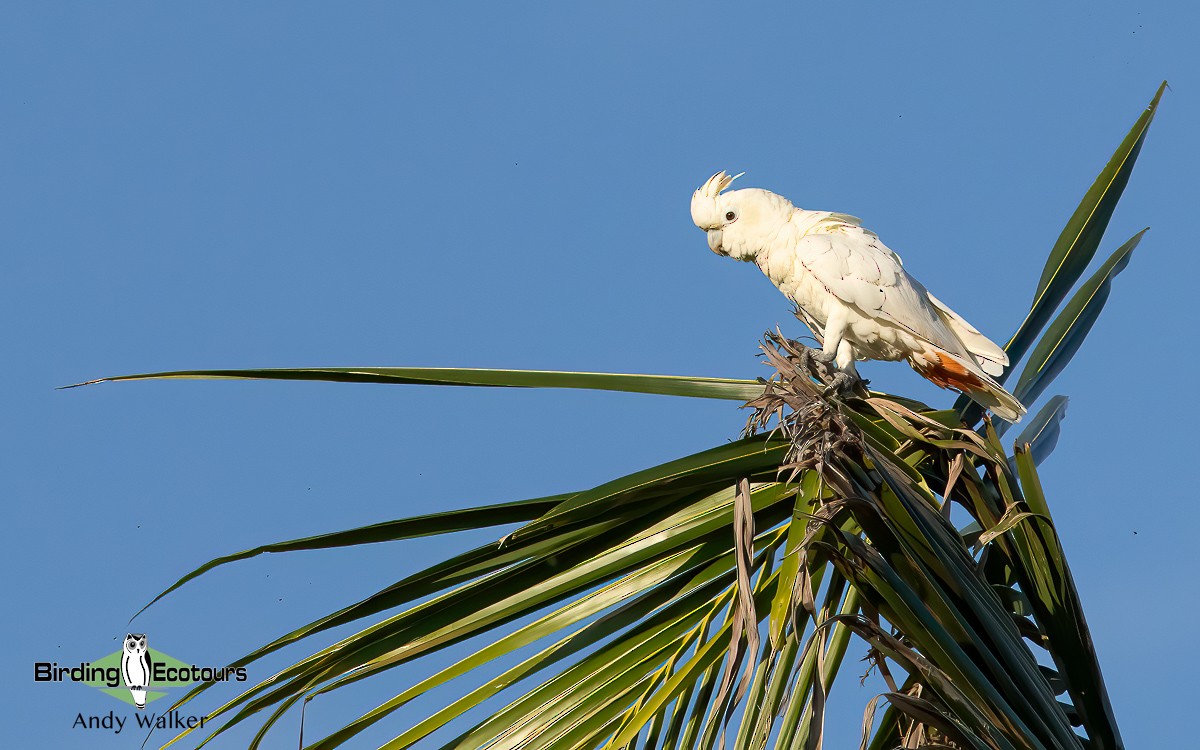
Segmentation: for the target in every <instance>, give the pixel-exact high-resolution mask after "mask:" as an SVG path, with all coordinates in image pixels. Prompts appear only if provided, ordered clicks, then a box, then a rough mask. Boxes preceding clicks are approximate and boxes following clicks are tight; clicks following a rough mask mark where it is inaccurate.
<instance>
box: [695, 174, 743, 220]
mask: <svg viewBox="0 0 1200 750" xmlns="http://www.w3.org/2000/svg"><path fill="white" fill-rule="evenodd" d="M744 174H746V173H745V172H740V173H738V174H735V175H733V176H732V177H730V176H729V175H728V174H726V173H725V170H721V171H720V172H717V173H716V174H715V175H713V176H712V177H709V178H708V182H706V183H704V184H703V185H701V186H700V187H699V188H698V189H697V190H696V192H695V193H693V194H692V221H694V222H695V223H696V226H698V227H700V228H701V229H707V228H709V227H713V226H716V225H718V224H720V219H719V212H718V211H717V196H719V195H720V194H721V191H723V190H725V189H726V188H728V187H729V186H730V185H731V184H733V181H734V180H736V179H737V178H739V177H741V176H742V175H744Z"/></svg>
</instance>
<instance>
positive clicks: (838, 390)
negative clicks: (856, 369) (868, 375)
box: [824, 371, 865, 396]
mask: <svg viewBox="0 0 1200 750" xmlns="http://www.w3.org/2000/svg"><path fill="white" fill-rule="evenodd" d="M860 383H865V381H864V380H863V379H862V378H859V377H858V376H856V375H851V374H850V373H848V372H843V371H838V372H837V373H835V374H834V376H833V379H832V380H830V381H829V384H828V385H827V386H826V387H825V394H824V395H826V396H833V395H835V394H836V395H839V396H843V395H846V394H848V393H852V392H853V391H854V390H855V388H856V387H857V386H858V385H859V384H860Z"/></svg>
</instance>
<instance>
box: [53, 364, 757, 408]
mask: <svg viewBox="0 0 1200 750" xmlns="http://www.w3.org/2000/svg"><path fill="white" fill-rule="evenodd" d="M122 380H323V381H328V382H333V383H386V384H391V385H460V386H482V387H492V388H583V389H587V390H594V391H624V392H626V393H650V394H658V395H664V396H691V397H694V398H720V399H730V400H733V401H747V400H749V399H751V398H754V397H755V396H756V395H758V393H759V392H760V391H761V390H762V389H761V388H759V386H758V383H757V382H756V381H754V380H736V379H732V378H705V377H686V376H681V375H630V374H624V373H608V372H556V371H550V370H483V369H471V368H461V367H308V368H271V369H259V370H174V371H171V372H152V373H144V374H141V375H118V376H115V377H108V378H99V379H97V380H89V381H87V382H86V383H76V384H74V385H68V386H64V387H66V388H78V387H79V386H84V385H94V384H96V383H108V382H117V381H122Z"/></svg>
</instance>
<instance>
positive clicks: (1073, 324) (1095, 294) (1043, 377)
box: [1013, 229, 1147, 402]
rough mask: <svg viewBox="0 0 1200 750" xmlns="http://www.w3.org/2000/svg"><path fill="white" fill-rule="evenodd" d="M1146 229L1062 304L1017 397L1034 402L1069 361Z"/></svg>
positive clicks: (1031, 360) (1027, 367) (1019, 384)
mask: <svg viewBox="0 0 1200 750" xmlns="http://www.w3.org/2000/svg"><path fill="white" fill-rule="evenodd" d="M1146 231H1147V230H1145V229H1143V230H1142V231H1140V232H1138V233H1137V234H1135V235H1134V236H1133V237H1132V238H1130V239H1129V241H1127V242H1126V243H1125V244H1124V245H1121V247H1119V248H1117V250H1116V252H1114V253H1113V254H1112V255H1111V256H1109V258H1108V260H1106V261H1105V262H1104V264H1103V265H1101V266H1100V268H1099V269H1098V270H1097V271H1096V273H1095V274H1094V275H1093V276H1092V277H1091V278H1090V279H1088V280H1087V282H1085V283H1084V284H1083V285H1082V286H1081V287H1080V288H1079V291H1078V292H1076V293H1075V296H1074V297H1072V298H1071V301H1070V302H1068V303H1067V305H1066V307H1064V308H1063V311H1062V313H1060V314H1059V316H1058V318H1056V319H1055V321H1054V323H1053V324H1052V325H1051V326H1050V328H1049V329H1048V330H1047V331H1046V335H1045V336H1043V337H1042V340H1041V341H1039V342H1038V345H1037V348H1036V349H1034V350H1033V354H1031V355H1030V356H1029V362H1028V363H1027V364H1026V365H1025V369H1024V370H1023V371H1022V372H1021V378H1020V379H1019V380H1018V381H1017V387H1016V389H1015V390H1014V392H1013V395H1015V396H1016V397H1017V398H1018V399H1020V400H1022V401H1025V402H1032V401H1033V400H1034V399H1036V398H1037V397H1038V396H1040V395H1041V394H1042V391H1044V390H1045V389H1046V388H1047V387H1048V386H1049V385H1050V383H1052V382H1054V379H1055V378H1056V377H1058V375H1059V373H1061V372H1062V371H1063V369H1064V368H1066V366H1067V364H1068V363H1070V361H1071V358H1072V357H1074V356H1075V352H1077V351H1079V347H1080V346H1081V345H1082V344H1083V340H1084V339H1085V338H1087V335H1088V333H1089V332H1090V331H1091V330H1092V326H1093V325H1095V323H1096V319H1097V318H1098V317H1100V311H1101V310H1103V309H1104V303H1105V302H1107V301H1108V295H1109V293H1110V292H1111V290H1112V280H1113V279H1114V278H1116V276H1117V274H1119V273H1121V271H1123V270H1125V267H1126V266H1127V265H1129V259H1130V257H1132V255H1133V250H1134V248H1136V247H1137V245H1138V242H1140V241H1141V239H1142V235H1144V234H1145V233H1146Z"/></svg>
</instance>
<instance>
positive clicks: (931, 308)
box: [795, 224, 970, 356]
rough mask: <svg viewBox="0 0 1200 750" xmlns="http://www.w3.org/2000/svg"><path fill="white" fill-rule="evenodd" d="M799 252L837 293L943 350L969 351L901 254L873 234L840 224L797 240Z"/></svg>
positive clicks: (800, 258)
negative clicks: (894, 251)
mask: <svg viewBox="0 0 1200 750" xmlns="http://www.w3.org/2000/svg"><path fill="white" fill-rule="evenodd" d="M795 250H796V258H797V260H798V261H799V262H800V263H801V265H803V266H804V268H805V270H807V271H808V272H809V273H811V274H812V275H813V276H814V277H815V278H816V279H817V280H818V281H820V282H821V284H822V285H823V286H824V287H825V289H826V290H828V291H829V293H830V294H832V295H834V296H835V297H837V298H838V299H840V300H841V301H843V302H846V303H848V304H851V305H853V306H855V307H856V308H858V309H859V310H860V311H862V312H863V313H864V314H865V315H867V316H869V317H871V318H874V319H876V320H878V321H880V323H882V324H885V325H890V326H895V327H897V328H902V329H904V330H906V331H908V332H909V333H911V334H912V335H913V336H916V337H917V338H919V339H922V340H924V341H926V342H928V343H930V344H932V345H933V346H936V347H938V348H939V349H942V350H944V351H947V352H950V353H952V354H957V355H960V356H970V355H969V354H968V353H967V351H966V349H967V347H966V346H965V345H964V343H963V342H962V341H961V340H960V339H959V338H958V336H956V335H955V333H954V331H953V330H952V329H951V327H950V326H949V325H948V324H947V323H946V321H945V319H944V318H943V317H942V316H941V315H940V314H938V311H937V308H936V307H935V305H934V303H933V301H932V300H931V299H930V297H929V292H928V291H926V289H925V287H923V286H921V282H919V281H917V280H916V279H914V278H913V277H912V276H910V275H909V274H908V272H907V271H905V270H904V266H903V265H902V264H901V263H900V258H899V257H897V256H896V254H895V253H893V252H892V251H891V250H889V249H888V247H887V246H886V245H884V244H883V243H882V242H880V241H879V238H878V237H876V236H875V235H874V234H872V233H870V232H868V231H866V230H864V229H861V228H859V227H856V226H850V225H846V224H838V225H836V226H835V227H832V228H831V229H827V230H826V231H824V232H819V233H814V234H809V235H806V236H804V237H802V238H801V239H800V240H799V241H798V242H797V243H796V248H795Z"/></svg>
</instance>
